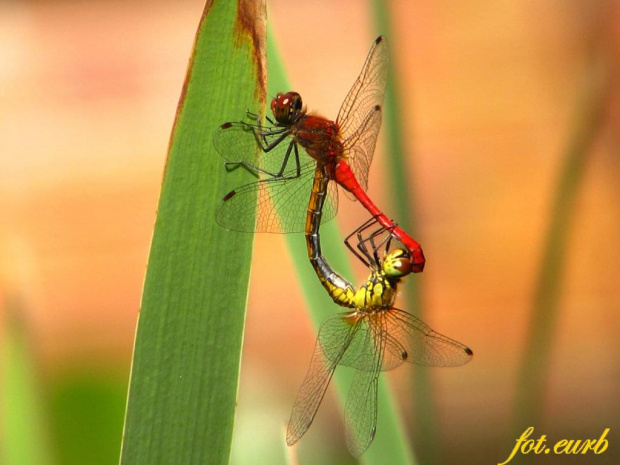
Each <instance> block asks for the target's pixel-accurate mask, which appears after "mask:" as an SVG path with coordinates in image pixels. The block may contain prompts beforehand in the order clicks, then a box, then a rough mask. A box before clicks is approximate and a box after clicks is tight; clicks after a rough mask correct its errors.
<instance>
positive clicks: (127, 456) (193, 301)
mask: <svg viewBox="0 0 620 465" xmlns="http://www.w3.org/2000/svg"><path fill="white" fill-rule="evenodd" d="M264 27H265V16H264V4H263V3H262V2H250V1H247V2H243V1H241V2H233V1H224V0H222V1H218V2H207V5H206V7H205V11H204V14H203V17H202V20H201V22H200V25H199V28H198V32H197V35H196V41H195V45H194V51H193V54H192V59H191V62H190V65H189V68H188V72H187V77H186V80H185V85H184V88H183V93H182V95H181V99H180V102H179V107H178V110H177V118H176V121H175V125H174V129H173V132H172V137H171V141H170V148H169V153H168V159H167V164H166V168H165V173H164V178H163V183H162V190H161V196H160V201H159V209H158V214H157V221H156V224H155V230H154V234H153V242H152V246H151V252H150V256H149V263H148V269H147V273H146V279H145V283H144V292H143V296H142V304H141V310H140V317H139V323H138V328H137V334H136V341H135V348H134V358H133V365H132V371H131V381H130V389H129V396H128V403H127V412H126V418H125V428H124V438H123V444H122V451H121V463H122V464H123V465H130V464H140V465H142V464H151V463H152V464H184V465H188V464H205V463H208V464H220V463H227V462H228V459H229V454H230V445H231V438H232V427H233V419H234V413H235V400H236V395H237V385H238V375H239V363H240V357H241V344H242V340H243V327H244V321H245V308H246V302H247V292H248V279H249V272H250V262H251V249H252V240H253V235H252V234H238V233H233V232H229V231H226V230H224V229H222V228H220V227H219V226H218V225H217V224H216V223H215V210H216V208H217V206H218V205H219V203H220V200H221V198H222V196H223V195H224V194H225V193H226V192H227V191H228V190H230V188H231V186H234V185H235V184H239V183H240V181H239V176H240V175H242V174H243V173H227V172H226V170H225V168H224V165H223V160H222V158H221V157H220V156H219V155H218V154H217V153H216V152H215V150H214V149H213V143H212V137H213V134H214V132H215V130H216V128H217V127H218V126H219V125H221V124H222V123H223V122H225V121H229V120H231V119H239V115H243V114H244V112H245V111H246V109H248V108H263V107H264V101H265V82H264V81H265V75H264V66H263V63H264V56H265V53H264V35H265V33H264ZM238 171H241V170H238Z"/></svg>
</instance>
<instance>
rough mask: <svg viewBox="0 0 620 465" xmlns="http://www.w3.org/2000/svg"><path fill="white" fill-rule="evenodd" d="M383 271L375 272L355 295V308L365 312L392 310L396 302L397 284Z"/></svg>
mask: <svg viewBox="0 0 620 465" xmlns="http://www.w3.org/2000/svg"><path fill="white" fill-rule="evenodd" d="M397 282H398V280H394V279H393V278H390V277H389V276H387V275H386V274H385V273H384V272H383V271H375V272H373V273H372V274H371V275H370V276H369V277H368V280H367V281H366V282H365V283H364V284H363V285H362V286H361V287H360V288H359V289H358V291H357V292H356V293H355V298H354V300H355V306H356V308H358V309H363V310H364V311H368V310H372V309H377V308H391V307H392V306H393V305H394V300H396V284H397Z"/></svg>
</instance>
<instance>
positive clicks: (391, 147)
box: [371, 0, 442, 463]
mask: <svg viewBox="0 0 620 465" xmlns="http://www.w3.org/2000/svg"><path fill="white" fill-rule="evenodd" d="M371 3H372V6H373V12H374V15H373V16H374V18H375V24H376V26H377V29H378V30H379V31H380V32H381V33H382V34H386V35H389V31H390V30H391V19H390V13H389V8H390V5H389V4H386V3H384V2H381V1H379V0H372V2H371ZM390 55H391V56H390V70H389V73H388V83H387V89H386V95H385V100H386V111H385V127H386V135H387V137H386V140H387V150H386V153H387V156H388V157H389V160H390V162H389V163H388V166H389V167H390V171H389V174H388V176H389V179H390V182H389V183H387V185H389V186H391V189H390V193H391V194H392V195H391V199H392V202H391V203H390V205H393V206H394V209H395V214H396V218H397V222H398V223H399V225H400V226H401V227H402V228H403V229H404V230H405V231H407V232H408V233H410V234H412V235H413V236H414V237H416V238H418V240H420V239H419V235H418V232H417V230H416V221H415V217H414V215H415V212H416V202H415V189H413V188H412V187H411V186H412V183H411V181H410V173H411V164H412V163H413V159H412V155H413V153H412V152H411V150H412V143H411V141H409V150H410V152H407V148H406V147H405V142H404V134H405V133H407V135H408V137H409V138H411V131H410V130H409V131H405V130H404V128H403V120H404V119H403V117H402V114H401V112H400V106H399V103H400V102H402V101H403V99H402V96H401V94H400V92H399V81H398V76H397V74H396V68H395V66H394V60H393V54H390ZM414 137H415V136H414ZM422 248H424V244H423V243H422ZM420 279H421V276H412V277H410V278H409V279H407V280H406V282H405V285H404V286H403V287H404V289H405V290H406V302H407V311H408V312H410V313H412V314H414V315H416V316H417V317H419V318H421V319H424V311H423V307H422V302H423V299H422V291H423V290H422V286H421V285H420ZM429 375H430V373H429V371H428V370H427V369H425V368H422V369H417V370H414V371H413V372H412V376H411V379H412V385H413V388H412V392H413V393H415V394H414V397H413V405H414V411H415V413H416V414H415V417H414V428H413V430H414V431H415V432H416V436H417V438H416V442H417V444H423V445H424V447H423V448H420V447H418V450H417V452H418V454H419V455H420V457H421V459H422V461H423V462H426V461H429V460H432V461H433V463H441V461H442V459H441V445H440V444H441V441H440V439H439V430H438V425H437V421H436V418H437V409H436V406H435V398H434V397H435V396H434V395H433V388H432V385H431V379H430V376H429Z"/></svg>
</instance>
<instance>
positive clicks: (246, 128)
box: [214, 36, 425, 272]
mask: <svg viewBox="0 0 620 465" xmlns="http://www.w3.org/2000/svg"><path fill="white" fill-rule="evenodd" d="M387 63H388V54H387V45H386V41H385V38H383V37H381V36H380V37H378V38H377V39H376V40H375V42H374V44H373V46H372V48H371V49H370V52H369V54H368V57H367V58H366V62H365V63H364V66H363V68H362V71H361V73H360V75H359V76H358V78H357V80H356V81H355V83H354V84H353V87H352V88H351V90H350V91H349V93H348V95H347V96H346V98H345V99H344V102H343V104H342V106H341V107H340V111H339V112H338V116H337V118H336V121H331V120H329V119H327V118H324V117H322V116H318V115H314V114H310V113H308V112H307V111H306V109H305V108H304V106H303V102H302V99H301V96H300V95H299V94H298V93H297V92H286V93H279V94H277V96H276V98H274V99H273V100H272V101H271V111H272V113H273V117H274V118H275V121H273V120H271V119H270V118H267V121H268V123H269V125H264V124H262V123H261V122H260V118H258V117H257V116H256V115H254V114H251V113H248V118H250V119H251V120H252V122H246V121H241V122H232V123H225V124H223V125H222V126H220V128H219V129H218V131H217V132H216V134H215V137H214V145H215V148H216V150H217V151H218V152H219V153H220V154H221V155H222V156H223V157H224V158H225V159H226V160H227V165H228V166H229V167H239V166H242V167H245V168H246V169H248V170H250V171H251V172H253V173H255V174H256V175H257V176H258V177H259V178H261V179H260V180H258V181H255V182H252V183H249V184H246V185H243V186H241V187H239V188H237V189H235V190H232V191H230V192H229V193H228V194H226V195H225V196H224V198H223V200H222V205H221V206H220V209H219V211H218V214H217V221H218V223H219V224H220V225H222V226H223V227H225V228H227V229H232V230H237V231H257V232H284V233H287V232H301V231H304V228H305V225H306V206H307V203H308V198H309V195H310V192H311V187H312V183H313V175H314V171H315V167H316V165H317V164H320V165H322V166H324V167H325V171H326V173H327V176H328V177H329V179H330V180H333V181H335V183H329V187H328V192H327V199H326V201H325V204H324V207H323V217H322V221H327V220H329V219H331V218H333V217H334V215H335V214H336V211H337V208H338V207H337V205H338V193H337V189H336V184H338V185H340V187H341V188H343V189H344V190H345V192H346V193H348V194H349V196H350V197H352V198H353V199H357V200H359V202H360V203H361V204H362V205H363V206H364V207H365V208H366V209H367V210H368V211H369V212H370V214H371V215H372V216H373V217H374V218H375V219H376V220H377V222H378V223H379V224H381V226H383V227H384V228H386V229H388V230H389V231H390V232H391V234H392V236H393V237H395V238H396V239H398V240H399V241H400V242H401V243H402V244H403V246H404V247H405V248H406V249H407V251H408V252H409V254H410V256H411V257H412V260H411V263H412V265H411V266H412V268H411V269H412V271H414V272H420V271H422V270H423V269H424V264H425V259H424V254H423V252H422V248H421V247H420V244H419V243H418V242H417V241H415V240H414V239H413V238H412V237H411V236H409V235H408V234H407V233H406V232H405V231H404V230H402V229H401V228H399V227H398V226H397V225H396V224H395V223H394V222H393V221H391V220H390V219H389V218H388V217H387V216H386V215H385V214H384V213H383V211H381V210H380V209H379V208H378V207H377V206H376V205H375V204H374V202H373V201H372V200H371V199H370V198H369V197H368V195H367V194H366V189H367V186H368V172H369V170H370V163H371V161H372V157H373V154H374V150H375V145H376V142H377V136H378V134H379V129H380V127H381V114H382V108H381V105H382V104H383V98H384V94H385V85H386V82H387ZM257 145H258V146H259V147H260V148H261V150H262V152H264V154H263V155H262V156H259V155H258V153H257V152H258V151H257V150H256V147H257ZM299 146H301V147H302V149H303V150H299ZM257 202H258V210H257V213H256V217H255V216H254V211H256V203H257Z"/></svg>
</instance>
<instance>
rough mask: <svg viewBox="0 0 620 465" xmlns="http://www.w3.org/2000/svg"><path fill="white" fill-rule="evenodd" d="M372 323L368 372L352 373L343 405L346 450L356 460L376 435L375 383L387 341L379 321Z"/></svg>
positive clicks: (376, 386) (376, 392) (376, 384)
mask: <svg viewBox="0 0 620 465" xmlns="http://www.w3.org/2000/svg"><path fill="white" fill-rule="evenodd" d="M371 321H372V323H371V325H370V326H371V328H372V331H371V332H372V333H373V337H372V339H373V341H374V347H375V350H373V351H372V354H369V356H370V358H369V359H368V362H369V366H368V368H369V369H367V370H357V371H356V372H355V375H354V376H353V381H352V382H351V387H350V388H349V394H348V395H347V402H346V404H345V434H346V440H347V447H348V449H349V451H350V452H351V454H353V456H355V457H359V456H361V455H362V454H363V453H364V452H365V451H366V449H368V446H370V443H371V442H372V441H373V439H374V438H375V432H376V431H377V394H378V379H379V373H380V372H381V366H382V364H383V354H384V353H385V343H386V338H385V337H382V336H383V335H384V334H385V330H386V328H381V326H383V325H382V324H381V321H375V320H371Z"/></svg>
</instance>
